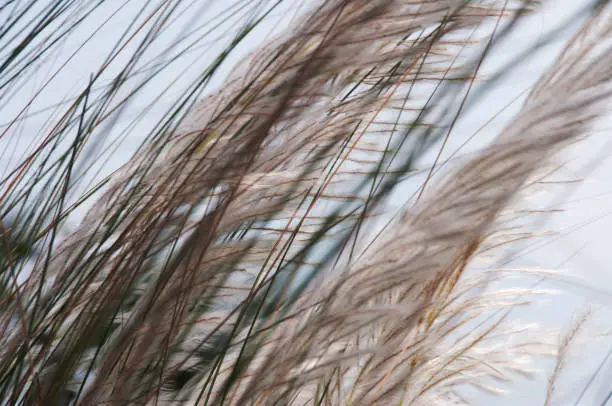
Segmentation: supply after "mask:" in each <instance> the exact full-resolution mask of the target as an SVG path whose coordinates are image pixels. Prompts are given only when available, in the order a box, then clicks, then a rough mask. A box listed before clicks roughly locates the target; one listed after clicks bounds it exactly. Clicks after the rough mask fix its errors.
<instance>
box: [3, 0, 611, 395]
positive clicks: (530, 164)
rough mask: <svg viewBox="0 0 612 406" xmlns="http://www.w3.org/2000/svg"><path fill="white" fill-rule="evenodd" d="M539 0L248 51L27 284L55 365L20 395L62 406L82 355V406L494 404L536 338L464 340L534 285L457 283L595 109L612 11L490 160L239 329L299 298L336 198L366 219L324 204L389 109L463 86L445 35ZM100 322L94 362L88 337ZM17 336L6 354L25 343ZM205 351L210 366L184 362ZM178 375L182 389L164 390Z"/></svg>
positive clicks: (394, 9)
mask: <svg viewBox="0 0 612 406" xmlns="http://www.w3.org/2000/svg"><path fill="white" fill-rule="evenodd" d="M530 3H532V2H524V3H519V2H515V3H512V2H507V1H506V2H504V1H473V2H466V1H464V0H443V1H435V2H427V1H422V0H418V1H417V0H377V1H373V0H368V1H361V0H330V1H325V2H323V3H322V4H320V5H318V6H316V7H313V9H312V10H311V12H310V13H309V14H307V15H306V16H305V17H304V18H303V19H302V21H301V23H300V24H299V25H298V26H297V28H295V29H294V30H293V31H292V32H290V33H287V34H285V35H284V36H283V37H280V38H279V39H277V40H275V41H273V42H271V43H270V44H269V45H267V46H266V47H264V48H262V49H260V50H259V51H257V52H256V53H255V54H254V55H252V56H250V57H249V58H248V59H247V60H246V61H245V62H244V63H242V64H240V65H239V69H238V70H237V71H236V72H235V74H234V75H232V77H230V79H229V80H228V81H227V83H226V85H225V86H224V87H223V89H222V90H220V91H219V92H218V93H215V94H212V95H210V96H208V97H207V98H206V99H205V100H204V101H203V102H202V104H201V105H200V106H199V107H198V109H196V110H195V111H194V112H193V114H192V116H191V118H190V121H189V122H188V123H187V124H186V125H184V126H183V127H181V130H180V131H170V130H169V131H168V133H167V135H165V136H164V137H162V138H161V139H158V140H156V142H155V143H153V144H152V146H151V148H149V150H147V151H145V152H142V153H141V155H139V156H138V157H136V158H134V160H133V161H132V162H130V164H128V165H127V166H126V167H124V168H122V170H121V172H120V173H118V174H117V176H116V180H115V183H114V185H113V186H112V187H111V188H110V189H109V190H108V191H107V192H106V194H105V195H104V196H103V197H102V199H101V200H100V201H99V204H98V205H96V207H94V209H93V210H92V211H91V213H90V214H89V215H88V216H87V218H86V219H85V221H84V223H83V226H82V227H81V229H80V230H79V231H77V232H76V233H75V234H74V235H73V236H71V237H70V238H69V239H68V240H67V241H66V242H65V243H64V244H63V246H62V247H60V248H59V249H58V250H57V251H56V254H55V257H54V258H53V260H52V261H51V263H50V264H48V266H45V270H44V272H42V271H41V270H40V271H41V272H40V273H39V274H35V275H34V277H33V278H31V281H30V282H28V283H29V284H31V286H32V287H33V286H36V284H35V282H36V277H39V278H43V277H48V278H49V283H48V286H47V288H46V292H44V294H43V303H47V302H48V303H49V307H50V308H52V309H53V310H51V311H49V312H47V313H46V314H45V317H47V318H48V320H44V321H42V323H41V326H42V327H41V329H42V330H44V331H45V332H46V333H47V334H48V335H49V336H51V337H54V339H52V340H51V341H52V342H53V344H51V346H52V348H53V351H49V347H48V345H43V346H38V345H32V346H31V350H30V351H31V353H32V357H31V358H32V360H33V363H32V368H33V369H34V370H36V369H37V368H39V367H38V365H44V364H45V363H47V364H48V365H51V367H48V368H46V369H45V368H43V369H42V370H41V371H39V372H40V375H39V377H38V378H37V381H36V382H35V383H32V385H31V396H42V397H43V398H47V399H53V398H54V397H57V396H59V392H57V390H58V389H57V386H56V385H55V384H56V383H57V382H67V381H69V380H70V379H72V373H73V372H74V371H76V370H78V368H81V366H82V365H88V364H87V363H88V362H91V363H92V364H93V365H95V373H94V374H93V375H92V379H91V382H89V383H88V384H87V386H86V389H85V391H84V393H83V395H82V398H81V400H80V404H98V403H101V404H110V403H112V402H113V401H117V400H119V401H120V402H126V403H129V402H134V403H138V404H146V403H148V402H154V401H157V400H159V399H160V397H161V399H164V400H165V401H167V402H170V403H171V402H173V401H181V400H185V399H189V402H194V404H196V403H197V404H199V403H205V402H206V401H209V402H213V403H216V404H217V403H218V404H222V403H223V404H226V403H227V404H236V405H245V404H251V403H253V404H260V403H266V404H268V403H269V404H277V403H280V404H287V403H291V404H293V403H294V402H295V404H319V403H324V404H338V405H343V404H395V403H399V402H401V401H404V402H405V404H421V403H432V402H435V403H437V404H446V403H449V404H450V403H453V402H454V403H453V404H455V403H456V402H462V401H463V400H462V398H461V396H460V393H459V392H460V391H459V389H460V388H461V387H462V386H464V385H473V386H477V387H479V388H481V389H485V390H490V391H497V390H498V386H499V385H497V384H498V383H500V382H503V381H504V380H505V379H507V377H508V376H512V374H514V373H523V374H526V373H528V372H529V370H528V368H527V367H526V365H525V363H524V361H525V358H524V357H523V356H522V355H524V354H525V352H526V348H527V347H526V342H530V343H531V344H532V345H533V347H531V350H532V353H536V352H537V351H538V349H539V348H540V346H541V345H543V344H542V343H540V342H538V341H537V340H529V339H528V338H529V337H527V336H525V335H523V334H520V336H521V337H522V339H521V340H520V341H517V342H512V341H511V340H512V338H511V337H514V336H515V335H516V333H519V332H521V331H522V329H521V328H514V327H503V326H502V320H497V319H495V320H494V321H493V322H491V323H488V324H487V323H485V324H482V325H479V326H476V327H474V326H472V327H474V328H473V329H472V328H470V329H467V330H471V331H469V332H466V326H470V323H471V322H474V320H476V319H477V318H478V317H479V316H480V315H482V314H483V311H484V309H489V310H490V309H492V308H498V309H499V308H501V309H503V308H512V307H513V306H515V305H516V304H517V303H518V302H521V301H524V295H526V294H531V293H534V292H524V291H519V290H516V291H506V292H495V293H482V291H483V289H484V288H485V287H486V285H487V283H488V282H489V281H488V280H484V281H483V280H480V279H470V278H462V274H463V273H464V270H465V269H466V267H467V266H468V264H469V263H470V262H471V261H472V260H473V258H474V257H475V256H476V255H478V254H479V253H481V252H483V251H486V250H487V249H488V248H489V247H490V245H491V244H490V243H489V238H490V237H491V236H492V235H494V233H495V232H496V227H497V226H498V224H497V222H496V221H497V219H498V217H499V214H500V212H501V210H502V209H504V208H506V207H507V206H508V205H509V204H510V203H511V202H512V199H513V198H515V197H516V195H517V193H518V192H519V191H520V190H521V188H523V186H524V185H525V184H526V182H527V181H528V180H529V178H530V177H531V176H532V175H534V173H535V172H536V171H537V170H538V169H540V168H541V167H542V165H543V162H546V160H547V159H548V158H549V157H550V156H551V155H552V154H553V153H555V152H556V151H557V150H559V148H561V147H563V146H564V145H565V144H566V143H568V142H571V141H572V140H574V139H576V138H577V137H580V136H583V135H584V134H585V132H586V131H587V130H588V124H589V122H590V121H591V120H592V119H593V118H595V117H597V116H598V114H600V112H601V109H600V107H601V102H602V101H604V100H606V97H608V96H609V92H610V83H611V82H612V72H611V71H610V68H609V67H610V66H612V52H610V49H609V48H605V49H603V50H602V49H601V47H598V46H596V45H597V44H601V43H602V42H603V41H602V39H603V38H608V37H609V36H610V25H609V24H606V18H607V15H606V14H605V12H606V10H605V9H604V10H601V11H600V14H599V15H598V16H597V18H594V19H593V20H592V21H590V22H589V26H588V27H586V28H585V29H584V30H583V31H582V32H581V33H580V35H578V36H577V37H576V38H575V39H574V40H573V42H572V44H571V46H570V47H569V48H568V49H566V51H565V52H564V54H563V55H562V57H561V59H560V60H559V61H558V62H557V64H556V65H555V66H554V67H553V69H552V70H551V72H552V73H551V74H550V75H549V76H546V77H544V78H543V79H542V80H541V81H540V82H539V83H538V85H537V86H536V88H535V89H534V90H533V92H532V93H531V95H530V97H529V98H528V100H527V101H526V103H525V106H524V108H523V110H522V112H521V113H520V114H519V115H518V116H517V117H516V119H515V120H514V121H513V122H512V123H511V124H510V125H509V126H508V127H507V128H506V130H504V132H503V133H502V134H501V135H500V136H499V137H498V138H497V139H496V140H495V142H493V144H492V145H491V146H490V147H489V148H487V149H486V150H484V151H482V152H480V153H479V155H478V156H476V157H475V158H474V159H472V160H471V161H469V162H467V163H466V164H465V165H463V166H462V167H460V168H459V169H457V170H456V171H454V172H452V173H451V174H449V175H448V177H447V178H446V179H445V180H444V181H442V182H439V183H438V184H437V186H431V187H429V188H428V189H427V190H426V191H425V193H424V194H423V196H422V197H421V198H420V199H419V201H418V202H417V203H416V204H415V205H414V206H413V207H411V208H409V209H407V210H406V211H405V212H404V213H403V214H402V215H401V216H400V217H399V218H398V219H397V220H396V221H395V223H394V224H393V225H392V226H390V227H389V228H388V230H386V232H385V233H384V235H383V237H381V238H379V239H378V240H377V241H376V242H375V243H374V245H373V246H372V247H371V248H369V249H368V250H367V251H365V252H363V253H362V254H360V255H358V256H357V257H356V258H351V260H350V261H347V262H346V264H345V263H344V262H338V263H339V264H341V265H338V266H337V267H335V268H333V269H329V270H326V271H327V272H325V273H324V274H323V275H321V276H320V277H319V279H318V280H317V281H316V283H315V284H314V285H313V286H316V289H315V288H312V289H309V290H306V291H305V292H303V293H302V294H301V296H300V297H299V298H298V300H297V301H296V302H295V303H293V304H291V305H290V306H288V307H287V306H282V301H281V302H278V303H276V304H275V306H276V307H277V308H276V309H274V311H273V312H271V315H270V316H268V317H266V318H259V319H258V318H257V317H253V316H251V317H252V325H251V320H249V322H248V323H245V322H244V320H245V318H247V316H246V315H245V314H246V313H248V312H247V311H246V310H245V308H247V307H248V306H247V305H249V306H250V304H252V303H256V304H257V301H256V300H254V298H257V297H260V296H262V295H264V294H265V292H266V290H268V289H270V286H272V285H273V282H274V281H275V280H276V279H279V278H281V277H285V278H286V279H287V281H286V286H285V288H286V290H287V292H288V291H290V290H291V289H290V287H289V285H290V282H291V281H292V276H291V275H289V276H287V275H281V274H280V272H279V269H284V268H283V266H284V265H285V264H287V263H290V262H291V261H294V263H298V262H295V261H300V260H301V261H304V262H307V259H308V258H303V257H301V256H300V255H299V250H300V249H301V248H302V247H303V246H304V245H307V244H308V241H309V239H310V237H311V236H312V235H313V234H316V232H317V231H320V230H324V229H323V227H322V226H321V223H322V221H323V220H325V215H326V211H325V209H324V208H329V207H331V208H332V209H333V208H334V207H335V206H334V205H333V204H331V205H329V206H325V203H326V202H328V201H331V202H333V201H334V200H338V199H340V200H348V201H350V202H351V204H353V205H352V206H351V204H349V205H347V206H346V207H348V208H347V209H345V210H344V211H340V213H339V214H338V215H337V217H340V218H349V219H350V218H354V217H358V214H355V213H360V212H359V210H354V207H357V208H360V207H362V206H363V204H364V203H363V202H362V201H361V200H360V197H359V196H354V195H350V194H346V195H343V194H339V195H334V194H333V193H331V192H330V190H331V189H332V188H333V187H336V185H337V184H340V183H342V182H343V183H344V184H348V185H352V184H354V183H355V182H357V181H359V180H360V179H362V177H363V176H364V173H365V174H366V175H367V174H368V173H369V172H368V171H371V170H372V168H374V167H376V164H377V163H378V162H379V161H380V159H381V158H380V157H381V156H382V154H384V153H385V149H384V145H385V143H386V142H387V140H388V138H389V137H391V136H393V133H394V131H395V130H384V131H383V130H380V131H378V130H376V131H375V129H376V126H377V125H379V126H380V127H381V128H387V127H386V126H385V125H384V123H383V124H382V125H381V124H380V122H381V121H382V120H383V118H382V116H383V114H384V113H385V112H386V111H387V109H388V108H389V107H390V106H391V105H397V102H398V101H401V100H403V99H405V98H406V97H407V95H408V94H409V92H410V91H411V89H412V85H413V84H414V83H415V82H418V81H419V80H420V79H421V78H426V80H427V81H431V80H434V79H435V80H436V81H441V82H444V81H448V80H453V81H456V80H457V79H462V80H469V75H468V78H467V79H466V78H465V77H463V76H465V72H466V71H468V72H469V69H467V70H466V69H458V68H457V67H456V59H457V56H458V54H459V53H460V51H461V48H462V47H463V46H466V44H465V43H463V44H461V43H459V44H458V43H457V40H456V36H457V35H463V33H464V32H465V33H466V34H465V36H466V37H467V36H468V34H469V33H470V30H472V29H475V28H476V27H478V26H479V25H480V24H482V23H483V22H484V21H486V20H488V19H490V20H492V21H496V19H498V18H501V17H502V16H503V15H506V14H509V15H511V14H512V12H516V11H517V10H521V11H524V7H527V6H528V5H529V4H530ZM607 21H608V22H609V20H607ZM466 29H467V30H466ZM450 37H453V39H452V40H451V39H449V38H450ZM447 39H448V40H447ZM604 46H607V45H604ZM596 56H597V57H596ZM413 102H414V103H417V104H418V103H421V104H420V105H419V108H416V110H417V112H418V111H420V109H424V108H425V107H424V104H425V101H420V100H413ZM364 168H365V169H364ZM338 187H339V186H338ZM346 188H348V189H350V186H349V187H346ZM313 230H314V231H313ZM74 269H79V272H78V273H77V274H75V273H74ZM71 275H72V276H71ZM70 277H72V278H74V281H73V282H71V283H68V284H67V282H66V281H67V280H68V279H69V278H70ZM295 277H296V276H295V275H294V276H293V278H295ZM57 281H61V283H62V285H61V286H62V289H68V290H69V291H70V292H71V294H70V295H66V294H62V295H60V294H59V293H61V292H58V291H57V289H56V287H57V286H55V285H54V284H57V283H58V282H57ZM294 282H295V281H294ZM26 288H27V286H26ZM473 290H478V291H479V292H481V293H480V294H479V295H477V296H476V297H474V296H473V295H470V292H472V291H473ZM287 292H285V293H287ZM287 294H288V293H287ZM45 301H46V302H45ZM255 307H257V306H255ZM263 307H264V306H263V305H262V306H261V308H260V309H258V310H257V311H256V312H255V313H258V314H259V313H263V312H264V310H262V308H263ZM66 309H70V312H69V313H70V314H69V315H68V316H67V315H66ZM111 325H112V326H113V328H114V329H115V332H114V333H113V334H112V335H111V336H110V339H109V340H108V342H107V343H105V344H104V345H103V346H101V347H100V348H101V351H100V353H99V354H97V353H96V354H93V353H92V351H90V350H89V349H90V348H92V346H93V348H97V347H95V342H94V340H95V339H96V337H95V334H93V333H92V332H94V331H95V332H98V331H101V330H105V329H108V328H110V327H109V326H111ZM251 327H252V328H251ZM15 331H16V332H15V333H14V334H12V335H11V337H10V339H9V342H8V343H7V347H6V348H9V349H10V348H13V347H11V345H12V346H14V347H15V348H16V346H18V345H19V342H20V340H23V336H22V335H20V333H19V327H16V328H15ZM225 336H229V337H230V338H229V339H228V341H227V342H225V343H224V342H223V341H222V340H221V343H222V344H215V343H218V342H219V340H220V339H219V337H225ZM509 340H510V341H509ZM247 341H248V343H247ZM500 343H503V344H500ZM215 345H217V347H215ZM225 347H227V348H225ZM211 348H212V349H213V350H215V349H216V350H217V353H215V355H214V357H212V360H208V361H209V362H208V364H206V365H201V364H200V361H201V360H202V358H203V357H200V358H198V357H197V356H196V355H197V354H201V353H202V352H205V351H204V350H210V349H211ZM220 348H221V349H220ZM44 354H51V355H50V356H52V357H53V358H54V359H55V360H58V359H59V360H63V361H60V362H55V363H53V362H50V360H49V359H46V357H47V355H44ZM94 356H95V357H96V359H95V360H93V361H92V359H93V357H94ZM484 360H486V362H484ZM177 371H178V372H177ZM183 371H186V373H188V376H189V379H188V381H187V383H186V384H182V385H181V386H180V387H179V388H178V389H177V390H168V391H166V392H164V390H166V389H168V386H169V385H170V384H171V383H172V382H174V381H173V379H174V380H176V379H175V377H176V376H177V374H178V373H181V372H183ZM179 375H180V374H179Z"/></svg>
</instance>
